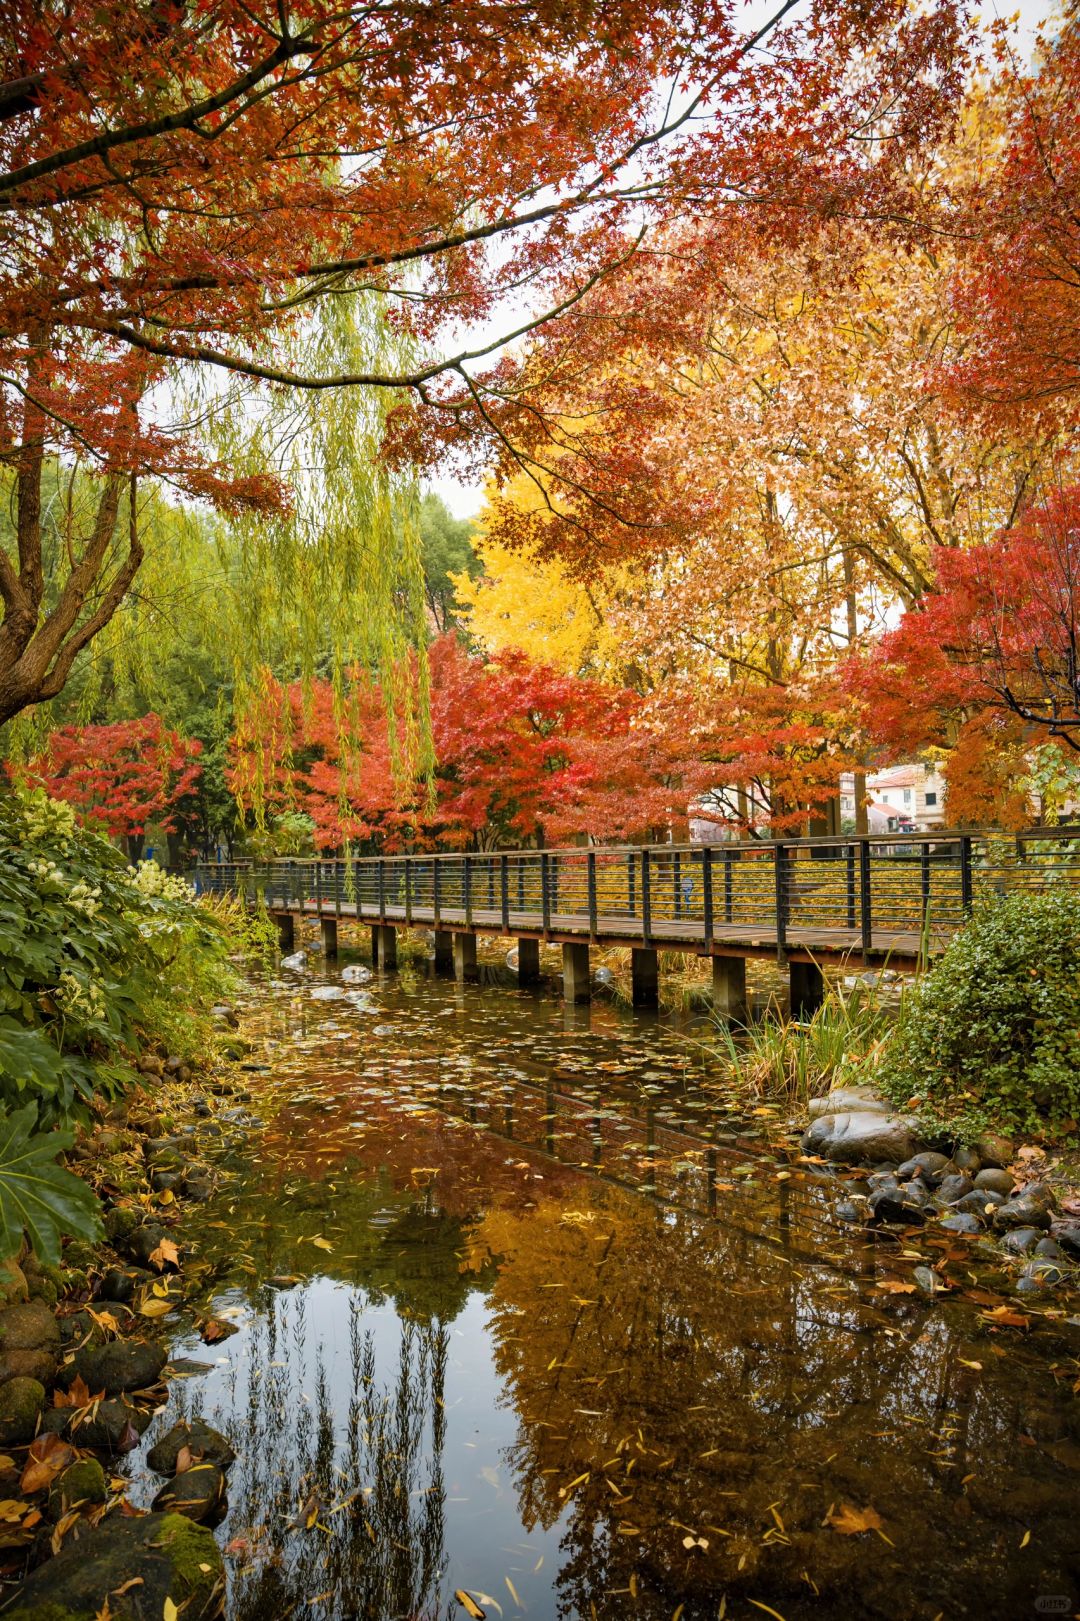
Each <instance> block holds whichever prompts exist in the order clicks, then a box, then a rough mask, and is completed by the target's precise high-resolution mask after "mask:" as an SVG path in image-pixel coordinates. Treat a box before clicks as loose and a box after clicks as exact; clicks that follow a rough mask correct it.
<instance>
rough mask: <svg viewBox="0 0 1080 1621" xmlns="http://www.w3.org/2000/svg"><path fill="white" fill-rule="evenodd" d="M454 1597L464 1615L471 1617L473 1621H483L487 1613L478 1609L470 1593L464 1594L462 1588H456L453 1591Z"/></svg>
mask: <svg viewBox="0 0 1080 1621" xmlns="http://www.w3.org/2000/svg"><path fill="white" fill-rule="evenodd" d="M454 1597H455V1598H456V1599H457V1601H458V1603H459V1604H460V1605H461V1608H462V1609H463V1610H464V1611H465V1614H466V1615H469V1616H472V1617H473V1621H484V1618H485V1616H486V1615H487V1611H486V1610H482V1609H481V1608H480V1606H479V1604H477V1602H476V1600H475V1599H474V1598H473V1596H472V1594H471V1593H466V1591H465V1589H464V1588H463V1587H457V1588H455V1589H454Z"/></svg>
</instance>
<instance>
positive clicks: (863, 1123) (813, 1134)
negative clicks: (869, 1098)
mask: <svg viewBox="0 0 1080 1621" xmlns="http://www.w3.org/2000/svg"><path fill="white" fill-rule="evenodd" d="M802 1146H803V1150H804V1152H805V1153H808V1154H820V1155H822V1156H823V1157H824V1158H825V1159H830V1160H837V1161H844V1162H846V1163H848V1164H859V1163H864V1162H870V1163H871V1164H877V1163H878V1162H879V1161H881V1160H887V1161H889V1162H890V1163H892V1164H897V1165H898V1164H900V1162H901V1161H902V1160H906V1159H910V1158H911V1155H912V1153H913V1151H914V1148H915V1142H914V1138H913V1136H912V1132H911V1127H910V1126H909V1125H908V1123H907V1121H906V1120H901V1119H900V1118H899V1117H898V1116H896V1115H891V1114H887V1113H884V1112H883V1111H882V1110H880V1109H867V1108H862V1107H860V1108H858V1109H850V1110H843V1111H841V1112H840V1113H837V1114H819V1115H818V1116H817V1118H816V1119H815V1120H813V1121H812V1122H811V1124H810V1126H809V1128H808V1130H807V1131H806V1132H805V1133H804V1134H803V1139H802Z"/></svg>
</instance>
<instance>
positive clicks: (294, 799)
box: [231, 634, 686, 851]
mask: <svg viewBox="0 0 1080 1621" xmlns="http://www.w3.org/2000/svg"><path fill="white" fill-rule="evenodd" d="M429 657H430V666H431V712H432V733H433V741H434V748H435V768H434V780H433V798H429V795H428V791H427V788H426V787H425V785H424V784H423V783H422V782H419V781H418V780H417V778H416V775H415V772H414V771H410V768H409V764H408V762H401V764H400V766H398V767H397V768H395V761H394V750H393V749H392V747H391V740H390V736H389V731H388V722H387V713H386V708H385V705H384V702H383V699H382V696H381V694H380V693H379V691H378V689H377V688H376V687H374V686H373V685H371V684H367V683H363V682H357V683H355V685H354V688H353V690H352V691H351V693H350V694H349V696H348V698H347V699H346V703H347V705H348V707H349V710H350V714H349V717H348V718H349V725H348V727H347V728H346V729H345V731H344V732H343V730H342V727H341V726H340V724H339V715H338V713H337V711H336V708H335V700H334V695H333V691H332V689H331V687H330V686H329V684H328V683H325V682H319V683H316V684H315V687H314V690H313V692H312V693H311V694H310V696H309V697H307V698H305V695H304V693H303V691H302V690H301V688H300V686H299V685H296V686H294V687H292V688H290V689H289V690H288V691H287V692H285V691H283V690H282V689H281V688H280V687H278V686H277V685H276V684H275V683H273V682H272V681H268V682H267V684H266V689H265V690H266V702H267V706H268V708H269V709H272V710H273V711H274V712H275V715H276V716H277V718H278V724H277V726H276V728H275V727H273V726H269V725H266V726H264V725H262V724H260V725H259V726H257V727H256V731H257V732H258V734H259V735H258V737H256V736H255V735H254V734H252V735H251V736H248V737H245V738H239V737H238V738H235V739H234V741H233V764H232V768H231V782H232V784H233V786H234V788H235V789H236V791H237V792H238V793H239V794H240V796H241V797H242V798H243V796H244V795H245V792H250V789H251V787H252V785H253V783H254V780H255V777H256V775H261V778H262V783H261V788H262V792H263V801H264V803H265V805H266V806H267V807H268V808H269V809H270V810H272V811H281V810H283V809H285V808H287V807H288V808H294V809H298V810H303V811H304V812H305V813H306V814H307V815H309V816H310V817H311V819H312V822H313V824H314V831H313V838H314V842H315V844H316V847H317V848H319V849H323V850H327V851H329V850H338V849H340V848H341V847H342V845H343V844H344V843H345V842H346V841H349V842H351V843H353V844H361V845H362V844H365V843H372V844H376V845H377V846H378V847H379V848H380V849H384V850H387V851H393V850H396V849H401V848H403V847H410V848H417V847H419V848H430V847H434V846H437V845H442V846H448V847H450V848H484V847H488V848H491V847H495V846H498V845H500V844H518V843H521V842H522V841H524V840H533V839H536V840H538V841H544V842H550V841H551V840H553V839H554V840H560V839H567V838H572V837H577V836H580V835H584V834H589V835H592V836H593V837H595V838H605V839H618V838H625V837H628V836H630V835H632V834H639V833H643V832H646V831H647V830H648V829H649V828H651V827H657V826H666V825H669V824H671V823H672V822H673V821H677V820H680V819H684V818H685V815H686V791H685V789H683V788H681V787H680V786H679V785H680V783H681V781H682V780H683V776H684V772H683V767H684V765H685V762H684V761H682V760H681V759H680V758H679V756H678V755H677V753H676V751H674V750H672V749H670V748H667V747H666V746H665V742H664V739H663V738H658V737H657V736H656V735H655V734H654V733H652V732H651V731H649V730H647V729H646V728H644V727H637V726H635V721H637V720H638V719H639V718H640V714H641V704H640V700H639V699H638V698H636V696H635V695H634V694H633V693H630V692H628V691H625V690H623V689H619V688H613V687H609V686H605V685H604V684H603V683H601V682H597V681H587V680H581V679H578V678H575V677H573V676H566V675H561V674H560V673H559V672H558V671H555V670H552V669H549V668H547V667H545V666H543V665H536V664H533V663H531V662H530V661H529V660H528V659H526V658H525V656H524V655H523V654H521V653H504V654H502V655H500V656H499V657H497V658H496V659H494V660H492V661H491V662H490V663H485V662H484V661H483V660H482V659H480V658H477V657H475V656H472V655H470V654H469V653H468V652H466V650H465V649H464V647H463V646H462V645H461V643H460V642H459V641H458V639H457V637H456V636H454V635H453V634H448V635H445V636H442V637H440V638H439V639H438V641H436V642H435V643H433V645H432V647H431V649H430V655H429ZM286 716H287V720H283V717H286ZM266 718H267V719H269V716H268V717H266ZM266 732H270V733H272V734H273V736H274V737H275V739H276V741H275V742H274V743H273V744H272V746H271V748H270V750H269V752H267V751H266V749H265V748H264V745H263V742H262V738H263V735H264V733H266ZM343 739H344V740H343Z"/></svg>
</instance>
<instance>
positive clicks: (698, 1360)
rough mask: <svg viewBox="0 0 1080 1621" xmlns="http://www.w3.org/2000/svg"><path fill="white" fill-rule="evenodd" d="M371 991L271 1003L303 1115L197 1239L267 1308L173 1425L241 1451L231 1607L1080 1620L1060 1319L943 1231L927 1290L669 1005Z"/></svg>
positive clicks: (250, 1309)
mask: <svg viewBox="0 0 1080 1621" xmlns="http://www.w3.org/2000/svg"><path fill="white" fill-rule="evenodd" d="M365 990H366V991H367V990H370V995H371V1001H372V1004H373V1006H372V1009H371V1010H370V1011H367V1012H364V1011H363V1010H362V1009H357V1008H355V1007H352V1008H351V1009H350V1011H349V1012H348V1014H346V1013H345V1012H343V1005H342V1004H341V1003H329V1004H318V1003H312V1002H311V1001H310V1000H309V999H308V998H307V997H306V996H304V995H303V994H302V993H300V994H299V996H297V993H295V992H289V993H287V994H285V995H283V997H282V999H281V1000H280V1002H279V1003H277V1004H275V1005H274V1006H272V1007H270V1008H268V1010H267V1017H268V1019H269V1021H270V1023H271V1025H273V1026H275V1027H276V1028H277V1030H278V1032H279V1035H280V1038H281V1046H280V1047H279V1048H278V1049H277V1055H276V1061H275V1074H274V1077H273V1087H274V1090H275V1093H276V1094H277V1095H279V1096H280V1095H281V1094H282V1092H284V1093H285V1094H286V1095H288V1094H289V1093H290V1092H291V1093H293V1094H294V1095H298V1096H299V1098H300V1099H301V1101H298V1102H287V1103H286V1106H285V1107H284V1108H283V1109H282V1110H281V1112H280V1113H279V1114H278V1115H277V1116H276V1117H274V1118H272V1119H270V1122H269V1124H268V1125H267V1127H266V1129H265V1131H264V1132H262V1133H261V1134H260V1135H258V1136H256V1137H254V1138H252V1139H250V1140H249V1141H248V1142H246V1143H245V1144H244V1146H243V1148H242V1149H240V1150H238V1151H235V1152H233V1153H232V1154H231V1156H230V1153H229V1151H228V1149H227V1148H226V1150H225V1159H226V1161H227V1162H229V1161H230V1159H231V1163H232V1165H233V1167H234V1174H235V1180H234V1182H233V1183H232V1184H231V1185H230V1186H229V1187H228V1188H227V1189H225V1190H223V1192H222V1194H221V1195H220V1196H219V1197H218V1199H217V1200H216V1201H215V1202H214V1203H212V1204H210V1205H207V1206H204V1207H201V1208H200V1209H199V1210H197V1211H194V1212H192V1213H191V1214H190V1216H188V1217H187V1218H186V1219H185V1236H187V1237H189V1238H190V1239H191V1241H192V1242H193V1243H194V1244H195V1245H196V1246H197V1248H198V1250H199V1253H200V1258H201V1260H202V1261H203V1262H204V1263H205V1265H206V1267H207V1292H208V1295H209V1296H211V1297H212V1300H213V1305H214V1309H215V1310H216V1311H217V1312H219V1313H225V1314H230V1313H231V1314H233V1320H234V1321H235V1322H236V1323H238V1324H239V1327H240V1332H239V1333H238V1334H237V1335H236V1336H235V1337H234V1338H232V1339H230V1340H228V1341H226V1342H225V1343H224V1345H223V1346H215V1347H214V1348H213V1351H212V1352H209V1353H208V1351H207V1348H206V1347H204V1346H201V1345H200V1344H199V1342H198V1341H197V1339H195V1338H194V1337H193V1336H189V1337H188V1338H186V1339H183V1340H182V1341H181V1343H180V1344H179V1345H178V1347H177V1354H187V1355H192V1356H201V1357H203V1358H204V1359H205V1358H206V1357H207V1356H208V1355H212V1356H214V1357H216V1358H217V1359H218V1360H216V1361H215V1364H214V1366H213V1368H212V1370H211V1371H210V1372H209V1373H207V1374H205V1375H204V1376H202V1377H198V1378H193V1379H190V1380H186V1381H183V1382H178V1383H177V1384H176V1385H174V1386H173V1392H172V1395H171V1398H170V1413H169V1415H168V1418H169V1421H171V1418H172V1416H173V1412H174V1411H177V1410H191V1411H195V1410H198V1411H201V1412H202V1413H203V1414H204V1415H205V1416H206V1417H207V1418H208V1419H209V1420H210V1421H211V1422H217V1423H218V1424H219V1425H220V1426H221V1427H224V1428H225V1429H227V1430H228V1432H229V1434H230V1436H231V1438H232V1439H233V1441H234V1443H235V1445H236V1447H237V1450H238V1452H239V1453H240V1461H239V1463H238V1464H237V1465H236V1466H235V1468H234V1470H233V1471H232V1474H231V1477H230V1508H229V1516H228V1519H227V1521H226V1523H225V1525H224V1526H223V1527H222V1530H221V1531H220V1532H219V1535H220V1536H221V1537H222V1539H223V1541H224V1542H225V1544H226V1545H227V1546H228V1548H229V1549H230V1558H231V1560H232V1565H233V1570H234V1578H233V1580H232V1583H231V1589H230V1612H231V1615H232V1617H233V1618H234V1621H256V1618H257V1617H265V1616H275V1617H276V1616H286V1615H291V1614H294V1613H296V1614H306V1613H311V1614H317V1615H322V1616H327V1617H335V1618H336V1617H340V1618H343V1621H344V1618H346V1617H351V1616H357V1617H365V1618H367V1617H371V1618H375V1617H379V1618H385V1621H392V1618H393V1621H435V1618H436V1617H440V1618H441V1617H450V1616H460V1615H461V1614H463V1613H464V1612H463V1611H462V1610H461V1609H460V1608H459V1607H458V1605H457V1604H456V1602H455V1600H454V1597H453V1593H454V1590H455V1588H464V1589H465V1590H467V1591H468V1592H469V1593H470V1594H471V1595H473V1597H474V1598H475V1599H476V1601H477V1602H478V1603H479V1604H480V1605H481V1607H482V1608H484V1609H485V1610H486V1611H487V1613H488V1614H489V1615H497V1616H502V1615H506V1616H514V1615H518V1614H524V1613H526V1611H527V1613H528V1615H529V1616H530V1617H540V1618H547V1617H551V1618H554V1617H560V1618H562V1617H565V1618H568V1621H569V1618H578V1617H581V1618H592V1617H595V1618H597V1621H609V1618H612V1621H613V1618H616V1617H625V1616H631V1615H632V1616H634V1617H641V1618H643V1621H671V1618H672V1617H673V1616H674V1615H675V1614H676V1613H677V1612H679V1607H680V1606H682V1611H681V1616H682V1621H706V1618H707V1621H714V1618H715V1617H716V1616H717V1614H718V1611H720V1610H721V1607H722V1606H726V1609H725V1612H724V1613H726V1614H727V1615H729V1616H746V1617H749V1616H753V1615H758V1616H759V1615H761V1614H762V1613H768V1610H769V1609H771V1610H772V1611H773V1612H775V1613H776V1614H778V1615H780V1616H782V1617H783V1618H784V1621H798V1618H801V1617H807V1618H809V1617H821V1616H826V1617H835V1618H841V1617H843V1618H848V1617H851V1618H856V1621H857V1618H859V1617H889V1618H890V1621H895V1618H896V1617H905V1618H906V1617H909V1616H910V1617H923V1616H925V1617H926V1621H931V1618H932V1617H934V1616H937V1615H941V1616H943V1617H949V1618H952V1617H956V1616H961V1617H966V1616H970V1617H980V1618H982V1617H986V1616H1001V1617H1011V1616H1022V1615H1027V1614H1035V1613H1036V1612H1035V1610H1034V1604H1035V1600H1036V1598H1037V1597H1038V1596H1039V1595H1040V1594H1051V1595H1053V1594H1069V1595H1070V1603H1072V1605H1073V1608H1075V1607H1076V1605H1075V1602H1074V1597H1075V1596H1080V1548H1078V1543H1080V1538H1078V1536H1077V1532H1076V1516H1075V1484H1076V1480H1077V1469H1078V1466H1080V1446H1078V1445H1077V1414H1076V1401H1075V1399H1074V1398H1073V1397H1072V1396H1071V1390H1070V1384H1071V1380H1072V1378H1073V1377H1075V1373H1076V1365H1075V1363H1072V1362H1070V1357H1075V1355H1076V1349H1077V1348H1076V1346H1075V1345H1074V1344H1072V1343H1071V1342H1070V1341H1069V1339H1068V1337H1067V1336H1068V1334H1069V1332H1070V1325H1069V1324H1068V1323H1067V1322H1066V1321H1065V1320H1064V1314H1062V1319H1061V1320H1060V1321H1057V1322H1055V1321H1054V1320H1047V1321H1044V1322H1042V1323H1035V1324H1034V1325H1033V1327H1032V1329H1031V1331H1030V1332H1029V1333H1027V1334H1026V1335H1020V1334H1018V1333H1017V1332H1016V1331H1015V1330H1000V1329H997V1328H995V1327H993V1326H991V1325H989V1324H987V1323H986V1321H985V1320H982V1319H980V1317H979V1315H978V1312H977V1310H976V1308H975V1306H974V1305H973V1304H972V1303H970V1302H967V1301H964V1300H963V1299H961V1298H960V1294H961V1288H960V1286H961V1285H964V1284H965V1281H966V1270H965V1269H967V1268H969V1267H970V1265H971V1262H970V1256H969V1254H968V1252H967V1251H962V1250H960V1249H956V1250H952V1249H950V1248H949V1244H950V1242H952V1241H950V1240H947V1239H944V1238H942V1239H939V1240H937V1241H936V1242H937V1248H936V1250H935V1249H934V1248H933V1247H932V1242H933V1241H927V1242H928V1244H930V1246H931V1247H930V1248H929V1249H928V1259H929V1260H930V1261H931V1262H933V1263H935V1264H936V1265H937V1266H938V1268H939V1272H940V1275H941V1276H942V1277H943V1278H946V1279H951V1281H952V1282H953V1283H955V1284H956V1285H957V1289H956V1298H950V1299H947V1300H945V1301H943V1302H940V1303H936V1304H934V1305H932V1306H928V1305H926V1304H925V1303H923V1302H921V1301H919V1300H918V1299H917V1298H916V1297H914V1296H913V1295H912V1294H911V1293H908V1292H905V1290H906V1288H907V1286H906V1285H905V1284H903V1281H902V1280H903V1278H904V1276H905V1274H903V1273H902V1271H901V1270H900V1269H899V1268H898V1265H897V1257H896V1253H895V1247H894V1248H893V1249H892V1250H889V1249H883V1248H882V1247H880V1246H879V1247H874V1246H870V1245H867V1244H866V1243H865V1242H863V1241H862V1240H856V1239H852V1238H851V1237H850V1236H848V1235H847V1234H845V1233H844V1232H843V1231H842V1230H841V1229H839V1228H838V1227H837V1226H836V1224H835V1223H834V1222H833V1220H832V1216H831V1198H830V1192H829V1189H828V1188H827V1187H825V1186H823V1185H822V1184H820V1183H819V1182H817V1181H815V1180H813V1179H812V1178H807V1177H806V1176H805V1174H804V1173H803V1172H802V1171H800V1170H799V1169H798V1168H794V1169H792V1168H790V1167H787V1166H786V1163H785V1162H784V1160H783V1158H782V1157H778V1156H769V1155H762V1154H761V1153H760V1149H761V1143H760V1139H758V1138H756V1137H755V1136H754V1134H753V1127H752V1126H748V1125H747V1124H746V1123H745V1122H739V1121H737V1120H735V1119H734V1118H733V1116H732V1115H731V1113H730V1111H726V1110H725V1108H724V1106H723V1104H722V1100H720V1099H718V1097H717V1095H716V1094H714V1093H710V1090H709V1077H708V1075H707V1074H702V1073H700V1072H699V1071H698V1070H697V1069H696V1068H695V1066H694V1065H693V1064H692V1063H690V1062H689V1061H688V1059H687V1052H686V1049H685V1047H682V1046H680V1045H677V1044H676V1043H675V1042H674V1041H673V1040H672V1037H671V1034H670V1031H669V1030H668V1029H667V1028H666V1026H665V1025H664V1023H663V1021H659V1022H657V1021H655V1020H654V1021H652V1022H650V1023H649V1024H644V1023H642V1022H640V1021H635V1020H633V1019H632V1018H630V1017H628V1016H623V1015H619V1014H615V1013H613V1012H612V1010H610V1009H604V1008H599V1007H597V1008H594V1009H593V1010H590V1009H588V1008H584V1009H577V1010H575V1014H577V1013H584V1014H586V1015H590V1012H591V1014H592V1016H591V1017H590V1020H589V1023H588V1025H587V1026H579V1025H578V1024H577V1021H576V1018H575V1022H574V1027H573V1029H572V1030H571V1031H570V1032H569V1033H568V1032H567V1031H566V1029H565V1025H564V1020H565V1011H564V1009H563V1008H562V1006H561V1005H560V1004H559V1003H557V1002H555V1001H548V1000H546V999H545V998H544V997H543V996H539V997H528V996H521V995H518V994H516V993H512V992H511V993H504V994H500V993H498V992H497V991H495V990H492V989H490V988H489V989H487V990H484V989H481V988H479V987H466V988H462V987H455V986H453V985H449V986H446V985H443V984H440V983H438V982H435V983H430V982H428V981H426V980H424V979H418V978H414V977H410V975H409V974H407V973H406V974H403V975H401V976H400V977H398V978H396V979H391V978H387V979H386V980H384V981H381V982H378V983H375V984H373V985H372V986H370V987H365ZM350 1021H352V1022H350ZM376 1030H381V1031H382V1032H383V1034H381V1035H376V1034H375V1031H376ZM260 1107H261V1105H260ZM270 1279H275V1280H277V1281H276V1283H275V1284H274V1285H273V1286H270V1285H268V1283H267V1280H270ZM290 1280H296V1281H290ZM883 1283H884V1284H885V1285H887V1287H885V1288H884V1289H883V1288H882V1287H881V1285H882V1284H883ZM898 1283H899V1284H900V1287H899V1289H897V1290H894V1289H893V1285H896V1284H898ZM1058 1375H1060V1377H1058ZM139 1489H140V1490H141V1491H143V1492H144V1493H145V1494H146V1495H149V1493H150V1492H151V1491H152V1486H151V1484H150V1482H149V1480H143V1481H142V1482H141V1483H140V1486H139ZM852 1515H855V1516H857V1518H856V1519H854V1520H853V1519H852V1518H851V1516H852ZM858 1517H861V1518H858ZM860 1526H865V1527H866V1528H865V1529H861V1530H860V1529H859V1527H860ZM875 1527H876V1528H875ZM1029 1532H1030V1536H1028V1535H1027V1533H1029ZM755 1606H756V1607H755ZM763 1606H765V1607H767V1608H766V1609H765V1610H763V1608H762V1607H763Z"/></svg>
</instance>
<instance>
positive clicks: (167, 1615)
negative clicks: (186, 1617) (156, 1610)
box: [162, 1598, 180, 1621]
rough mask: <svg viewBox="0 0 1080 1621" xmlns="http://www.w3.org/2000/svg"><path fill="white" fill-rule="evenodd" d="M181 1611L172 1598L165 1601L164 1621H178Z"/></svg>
mask: <svg viewBox="0 0 1080 1621" xmlns="http://www.w3.org/2000/svg"><path fill="white" fill-rule="evenodd" d="M179 1613H180V1612H179V1611H178V1610H177V1608H176V1605H175V1604H174V1603H173V1601H172V1599H171V1598H167V1599H166V1600H165V1609H164V1611H163V1612H162V1621H177V1616H178V1615H179Z"/></svg>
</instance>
